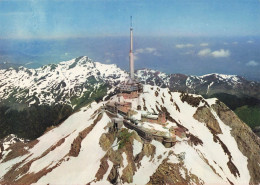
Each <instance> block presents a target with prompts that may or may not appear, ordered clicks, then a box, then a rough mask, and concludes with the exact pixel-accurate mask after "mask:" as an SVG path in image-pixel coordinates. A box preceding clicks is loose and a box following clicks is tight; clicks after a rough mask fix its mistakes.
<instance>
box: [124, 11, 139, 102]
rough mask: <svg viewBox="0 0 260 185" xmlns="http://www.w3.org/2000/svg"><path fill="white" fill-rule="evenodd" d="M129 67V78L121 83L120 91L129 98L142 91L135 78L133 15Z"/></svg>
mask: <svg viewBox="0 0 260 185" xmlns="http://www.w3.org/2000/svg"><path fill="white" fill-rule="evenodd" d="M129 68H130V75H129V78H128V79H127V80H125V81H124V82H122V83H121V84H120V91H121V92H122V93H124V94H125V93H127V94H128V95H127V94H125V96H126V97H127V98H135V97H137V95H138V92H140V91H142V85H141V84H140V83H139V82H138V81H137V80H136V79H135V76H134V53H133V27H132V16H131V27H130V52H129Z"/></svg>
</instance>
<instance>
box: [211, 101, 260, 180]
mask: <svg viewBox="0 0 260 185" xmlns="http://www.w3.org/2000/svg"><path fill="white" fill-rule="evenodd" d="M212 108H213V109H214V110H215V111H216V113H217V114H218V116H219V118H220V119H221V120H222V121H223V123H225V124H226V125H228V126H229V127H231V128H232V130H231V135H232V136H233V137H234V138H235V140H236V142H237V144H238V148H239V150H240V151H241V152H242V153H243V154H244V155H245V156H246V157H247V158H248V165H247V167H248V170H249V173H250V176H251V179H250V184H259V183H260V173H259V172H260V166H259V161H260V139H259V138H258V137H257V136H256V135H255V134H254V132H253V131H252V130H251V129H250V127H248V126H247V125H246V124H245V123H244V122H242V121H241V120H240V119H239V118H238V117H237V116H236V114H235V113H234V112H233V111H231V110H230V109H229V108H228V107H227V106H226V105H225V104H223V103H221V102H219V101H217V103H216V104H214V105H212ZM257 161H258V162H257Z"/></svg>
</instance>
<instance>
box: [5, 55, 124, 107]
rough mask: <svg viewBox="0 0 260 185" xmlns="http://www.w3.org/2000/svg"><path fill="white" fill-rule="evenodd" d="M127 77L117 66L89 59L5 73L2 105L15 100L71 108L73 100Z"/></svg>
mask: <svg viewBox="0 0 260 185" xmlns="http://www.w3.org/2000/svg"><path fill="white" fill-rule="evenodd" d="M126 76H127V73H126V72H124V71H122V70H121V69H119V68H118V67H117V66H116V65H105V64H101V63H99V62H93V61H92V60H91V59H89V58H88V57H86V56H84V57H79V58H76V59H73V60H70V61H66V62H60V63H59V64H50V65H46V66H43V67H41V68H38V69H27V68H24V67H20V68H19V70H15V69H12V68H10V69H2V70H0V101H3V100H5V99H8V98H13V99H15V102H18V103H27V104H35V103H36V104H53V103H68V104H70V103H71V102H70V98H71V97H73V96H77V97H81V96H82V95H83V94H84V92H86V91H87V90H89V89H90V88H94V89H95V88H98V87H99V86H100V85H101V84H104V83H106V82H109V83H110V84H115V83H118V82H119V81H120V80H123V79H125V77H126ZM57 97H59V98H57Z"/></svg>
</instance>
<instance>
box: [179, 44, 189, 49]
mask: <svg viewBox="0 0 260 185" xmlns="http://www.w3.org/2000/svg"><path fill="white" fill-rule="evenodd" d="M175 47H176V48H179V49H182V48H191V47H194V45H193V44H176V45H175Z"/></svg>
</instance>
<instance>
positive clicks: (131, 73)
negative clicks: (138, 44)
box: [129, 16, 134, 80]
mask: <svg viewBox="0 0 260 185" xmlns="http://www.w3.org/2000/svg"><path fill="white" fill-rule="evenodd" d="M132 24H133V23H132V16H130V52H129V65H130V78H131V79H132V80H134V54H133V25H132Z"/></svg>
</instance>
